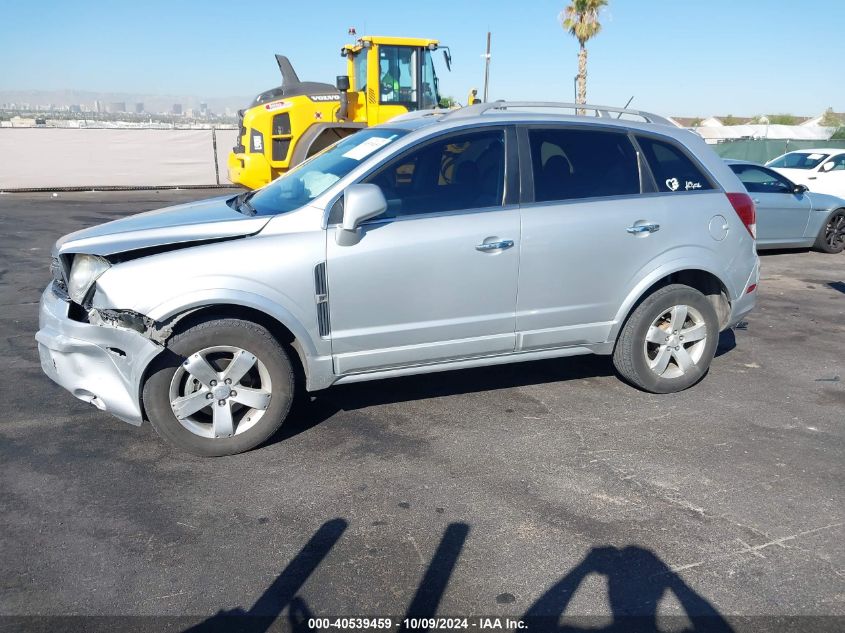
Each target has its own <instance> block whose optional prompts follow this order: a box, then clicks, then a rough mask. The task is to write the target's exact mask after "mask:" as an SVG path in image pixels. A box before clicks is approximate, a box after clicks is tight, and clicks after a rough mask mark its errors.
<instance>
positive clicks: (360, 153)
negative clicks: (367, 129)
mask: <svg viewBox="0 0 845 633" xmlns="http://www.w3.org/2000/svg"><path fill="white" fill-rule="evenodd" d="M393 138H394V137H393V136H391V137H389V138H380V137H377V136H374V137H373V138H368V139H367V140H366V141H364V142H363V143H361V144H360V145H356V146H355V147H353V148H352V149H351V150H349V151H348V152H344V154H343V157H344V158H351V159H352V160H362V159H364V158H366V157H367V156H369V155H370V154H372V153H373V152H374V151H376V150H377V149H380V148H382V147H384V146H385V145H387V144H388V143H389V142H390V141H392V140H393Z"/></svg>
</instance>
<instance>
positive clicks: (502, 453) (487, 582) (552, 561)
mask: <svg viewBox="0 0 845 633" xmlns="http://www.w3.org/2000/svg"><path fill="white" fill-rule="evenodd" d="M220 194H221V192H220V191H219V190H211V191H200V190H189V191H141V192H88V193H59V194H58V195H57V196H56V197H54V196H52V195H51V194H49V193H38V194H6V195H0V352H2V353H0V403H2V411H3V414H2V417H0V615H3V616H29V615H42V616H43V615H79V616H85V615H104V616H115V615H123V616H127V615H133V616H190V617H188V619H187V620H186V621H185V622H187V621H190V622H201V621H203V620H204V619H205V618H209V617H211V616H214V615H215V614H220V613H221V612H223V613H242V612H246V613H249V614H253V615H255V614H258V615H265V616H268V617H269V618H273V617H275V616H277V615H279V614H281V618H280V621H281V620H285V621H288V622H295V621H301V620H302V618H305V617H306V616H307V615H308V614H313V615H317V616H361V615H382V616H394V617H401V616H404V615H406V614H411V615H431V614H439V615H453V616H458V615H464V616H470V615H472V616H498V617H502V618H504V617H511V618H513V617H515V616H523V615H526V614H529V615H531V614H548V615H552V616H554V619H555V621H556V618H557V615H559V614H565V615H566V616H591V617H590V618H588V619H584V620H581V621H574V622H575V624H573V627H575V628H573V629H572V630H579V629H578V626H581V625H583V626H584V627H593V628H602V627H608V626H610V625H611V624H612V622H613V620H614V618H620V617H623V616H625V615H630V614H636V615H642V616H646V617H650V616H652V615H654V614H657V615H658V616H662V615H669V616H675V615H677V616H684V615H685V614H689V615H706V616H709V617H710V618H711V622H716V623H718V622H721V621H722V619H723V618H724V620H725V621H726V622H731V625H730V626H739V624H737V623H740V624H741V623H742V622H745V623H746V624H748V623H753V622H757V623H758V624H759V625H760V626H761V627H762V628H765V626H763V624H762V623H764V620H763V619H762V618H761V617H759V616H801V617H803V618H807V617H808V616H839V618H838V619H831V618H828V619H820V620H814V622H815V623H816V624H819V623H825V626H831V627H837V628H841V626H842V624H843V622H845V619H843V618H845V539H843V536H845V528H843V521H845V518H843V515H845V485H843V483H845V477H843V472H844V471H843V463H845V462H843V458H845V441H843V439H845V382H843V381H845V360H843V358H844V357H845V354H843V352H845V254H843V255H838V256H831V255H823V254H820V253H815V252H807V251H797V252H795V251H792V252H778V253H774V254H767V255H764V256H763V258H762V275H763V276H762V281H761V283H760V288H759V293H760V294H759V298H760V303H759V305H758V308H757V310H756V311H755V312H753V313H752V314H751V315H750V316H749V317H748V319H747V323H745V324H743V325H742V326H741V327H740V328H739V329H737V330H736V331H734V332H728V333H725V334H723V335H722V338H721V342H720V347H719V351H718V354H717V358H716V359H715V360H714V362H713V366H712V369H711V371H710V373H709V375H708V376H707V377H706V378H705V379H704V381H703V382H701V383H700V384H699V385H697V386H695V387H694V388H692V389H690V390H688V391H685V392H683V393H679V394H672V395H650V394H645V393H642V392H640V391H637V390H636V389H633V388H632V387H630V386H628V385H626V384H625V383H623V382H621V381H620V380H619V379H618V378H617V377H616V376H615V375H614V372H613V368H612V365H611V363H610V361H609V359H607V358H603V357H574V358H564V359H560V360H549V361H540V362H530V363H523V364H514V365H509V366H496V367H490V368H484V369H475V370H466V371H461V372H451V373H442V374H433V375H425V376H419V377H409V378H402V379H394V380H388V381H377V382H372V383H362V384H354V385H347V386H340V387H334V388H331V389H329V390H327V391H325V392H320V393H317V394H315V395H314V397H313V399H312V400H311V401H310V402H308V403H305V404H303V406H301V407H300V409H299V410H298V411H297V412H296V415H295V416H294V417H293V419H291V420H289V421H288V422H287V423H286V424H285V425H284V427H283V428H282V430H281V431H280V433H279V435H278V436H277V437H275V438H274V439H273V441H272V442H271V443H269V444H268V445H266V446H263V447H261V448H259V449H257V450H254V451H251V452H249V453H246V454H243V455H238V456H233V457H226V458H218V459H202V458H197V457H193V456H191V455H187V454H184V453H180V452H179V451H178V450H176V449H173V448H171V447H169V446H168V445H166V444H165V443H164V442H163V441H161V440H160V439H159V438H158V437H157V436H156V434H155V432H154V431H153V429H152V428H151V427H150V426H149V424H145V425H144V426H142V427H140V428H137V427H133V426H130V425H128V424H125V423H123V422H121V421H119V420H117V419H115V418H113V417H111V416H109V415H107V414H104V413H102V412H99V411H97V410H96V409H94V408H92V407H90V406H89V405H86V404H84V403H83V402H80V401H77V400H76V399H74V398H73V397H72V396H71V395H70V394H68V393H66V392H65V391H64V390H62V389H61V388H60V387H58V386H56V385H54V384H53V383H52V382H50V381H49V380H48V379H47V378H46V377H45V376H43V375H42V373H41V370H40V366H39V362H38V354H37V350H36V346H35V342H34V340H33V335H34V333H35V331H36V330H37V327H38V318H37V314H38V304H37V302H38V297H39V295H40V292H41V290H42V288H43V287H44V286H45V285H46V284H47V282H48V280H49V270H48V267H49V257H50V246H51V244H52V243H53V241H54V240H56V239H57V238H58V237H60V236H61V235H63V234H65V233H67V232H70V231H72V230H76V229H78V228H82V227H85V226H89V225H92V224H96V223H100V222H103V221H107V220H110V219H114V218H117V217H120V216H122V215H124V214H127V213H134V212H138V211H141V210H146V209H153V208H158V207H161V206H165V205H167V204H172V203H175V202H179V201H185V200H190V199H198V198H204V197H211V196H215V195H220ZM736 616H755V617H757V619H756V620H755V618H754V617H751V619H749V620H737V619H736ZM297 618H298V619H297ZM138 621H139V622H144V621H145V620H143V619H140V620H138ZM678 621H679V622H680V620H678ZM809 621H810V620H806V619H805V620H800V619H799V620H794V621H793V623H795V622H798V623H801V622H804V623H807V622H809ZM21 622H30V623H31V622H32V621H28V620H21V621H18V623H19V624H20V623H21ZM159 622H160V624H161V627H162V628H166V627H165V626H164V623H167V622H170V623H171V625H172V626H173V627H176V628H179V627H181V626H182V624H184V622H183V621H182V620H179V621H177V620H172V621H171V620H161V621H159ZM578 622H581V624H578ZM3 623H4V621H3V620H2V619H0V624H3ZM808 626H809V625H808ZM831 630H833V629H831Z"/></svg>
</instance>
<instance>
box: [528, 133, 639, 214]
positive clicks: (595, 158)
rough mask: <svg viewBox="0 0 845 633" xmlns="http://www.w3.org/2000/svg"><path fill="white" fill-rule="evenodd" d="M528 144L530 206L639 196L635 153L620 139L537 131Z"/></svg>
mask: <svg viewBox="0 0 845 633" xmlns="http://www.w3.org/2000/svg"><path fill="white" fill-rule="evenodd" d="M528 139H529V143H530V146H531V164H532V169H533V172H534V200H535V202H550V201H557V200H575V199H579V198H598V197H607V196H625V195H636V194H638V193H640V174H639V166H638V164H637V153H636V151H635V150H634V147H633V145H632V144H631V141H630V140H629V139H628V136H627V135H625V134H621V133H618V132H607V131H603V130H590V129H575V128H572V129H570V128H553V127H540V128H534V129H530V130H529V131H528Z"/></svg>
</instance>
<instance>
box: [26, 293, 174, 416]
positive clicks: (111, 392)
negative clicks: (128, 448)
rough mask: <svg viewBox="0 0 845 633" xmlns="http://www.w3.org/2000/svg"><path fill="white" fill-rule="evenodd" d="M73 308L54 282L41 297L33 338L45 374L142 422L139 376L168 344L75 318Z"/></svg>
mask: <svg viewBox="0 0 845 633" xmlns="http://www.w3.org/2000/svg"><path fill="white" fill-rule="evenodd" d="M69 307H70V304H69V303H68V302H67V301H66V300H65V298H63V297H61V296H60V295H58V294H57V293H56V292H55V291H54V289H53V286H52V284H51V285H50V286H48V287H47V288H46V289H45V290H44V293H43V294H42V295H41V306H40V311H39V318H38V326H39V330H38V333H37V334H36V335H35V340H36V341H38V353H39V356H40V357H41V368H42V369H43V370H44V373H45V374H47V376H49V377H50V378H51V379H52V380H53V381H54V382H56V383H58V384H59V385H61V386H62V387H64V388H65V389H67V390H68V391H70V392H71V393H72V394H73V395H74V396H76V397H77V398H79V399H80V400H84V401H85V402H89V403H91V404H93V405H94V406H95V407H97V408H98V409H100V410H102V411H108V412H109V413H112V414H113V415H115V416H117V417H118V418H120V419H121V420H124V421H126V422H129V423H130V424H135V425H140V424H141V421H142V417H143V416H142V413H141V379H142V378H143V375H144V370H145V369H146V368H147V366H148V365H149V363H150V361H151V360H152V359H153V358H155V357H156V356H157V355H158V354H159V353H160V352H162V351H163V350H164V347H163V346H162V345H161V344H160V343H157V342H155V341H153V340H151V339H149V338H147V337H145V336H144V335H143V334H141V333H140V332H138V331H136V330H133V329H128V328H125V327H114V326H113V325H108V324H101V325H92V324H91V323H84V322H82V321H77V320H74V319H72V318H70V317H69V316H68V312H69Z"/></svg>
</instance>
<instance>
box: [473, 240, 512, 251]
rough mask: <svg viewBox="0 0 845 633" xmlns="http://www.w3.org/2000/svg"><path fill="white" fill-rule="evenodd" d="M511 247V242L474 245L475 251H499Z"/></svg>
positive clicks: (503, 241) (502, 241)
mask: <svg viewBox="0 0 845 633" xmlns="http://www.w3.org/2000/svg"><path fill="white" fill-rule="evenodd" d="M511 246H513V240H501V241H500V242H485V243H484V244H476V246H475V250H477V251H482V252H483V251H499V250H505V249H506V248H510V247H511Z"/></svg>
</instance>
